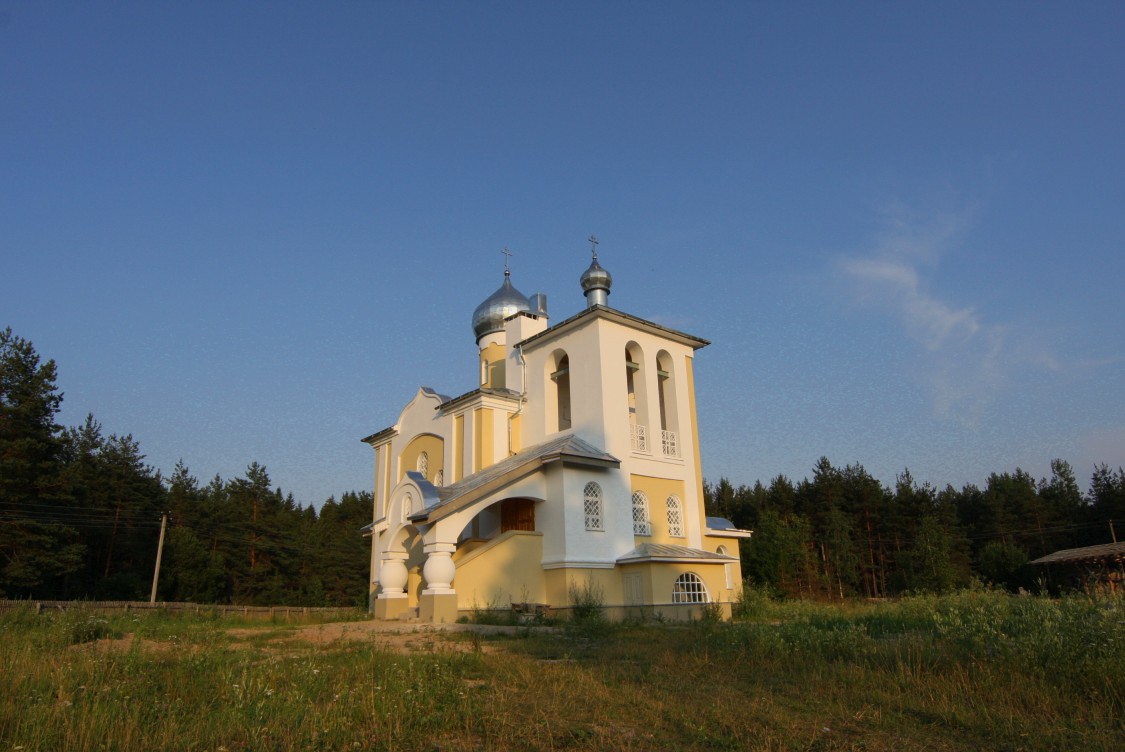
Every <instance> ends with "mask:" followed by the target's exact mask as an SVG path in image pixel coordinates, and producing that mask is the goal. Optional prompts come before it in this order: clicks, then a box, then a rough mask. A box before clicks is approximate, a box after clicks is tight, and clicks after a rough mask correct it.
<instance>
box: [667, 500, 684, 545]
mask: <svg viewBox="0 0 1125 752" xmlns="http://www.w3.org/2000/svg"><path fill="white" fill-rule="evenodd" d="M668 535H670V536H672V537H673V538H683V537H684V508H683V505H682V504H680V498H679V497H678V496H669V497H668Z"/></svg>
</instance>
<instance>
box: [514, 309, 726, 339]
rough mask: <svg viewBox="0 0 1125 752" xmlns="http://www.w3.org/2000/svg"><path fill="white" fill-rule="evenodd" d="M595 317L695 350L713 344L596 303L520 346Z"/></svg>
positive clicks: (569, 328) (558, 333)
mask: <svg viewBox="0 0 1125 752" xmlns="http://www.w3.org/2000/svg"><path fill="white" fill-rule="evenodd" d="M594 318H601V319H607V320H609V321H614V322H617V323H618V324H622V325H624V326H627V327H630V328H632V329H640V330H641V331H645V332H649V333H650V334H656V335H658V336H661V337H665V338H666V339H670V340H672V341H673V342H678V343H680V344H681V345H687V346H688V347H691V348H692V349H693V350H698V349H699V348H701V347H706V346H707V345H709V344H711V343H710V342H708V341H707V340H705V339H703V338H701V337H696V336H695V335H693V334H687V333H686V332H681V331H677V330H675V329H669V328H668V327H666V326H661V325H660V324H655V323H653V322H651V321H646V320H645V319H642V318H637V317H636V316H632V315H630V314H628V313H624V312H622V311H619V310H617V309H616V308H609V307H608V306H603V305H595V306H590V307H589V308H584V309H582V310H581V311H580V312H579V313H577V314H575V315H574V316H571V317H570V318H569V319H566V320H565V321H560V322H559V323H557V324H555V325H554V326H552V327H551V328H550V329H545V330H543V331H541V332H539V333H538V334H533V335H531V336H530V337H528V338H527V339H525V340H524V341H522V342H520V343H518V346H521V347H528V346H529V345H534V344H537V343H539V342H541V341H547V340H550V339H552V338H554V337H556V336H558V335H560V334H565V333H566V332H568V331H570V330H572V329H576V328H578V327H579V326H581V325H582V324H583V323H585V322H586V320H587V319H594Z"/></svg>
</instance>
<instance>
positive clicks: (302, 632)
mask: <svg viewBox="0 0 1125 752" xmlns="http://www.w3.org/2000/svg"><path fill="white" fill-rule="evenodd" d="M519 629H520V628H519V627H503V626H490V625H485V624H411V623H408V622H394V621H375V620H374V619H372V620H369V621H341V622H329V623H327V624H309V625H305V626H299V627H284V626H283V627H278V626H276V625H266V624H264V625H262V626H261V627H237V628H232V629H227V630H223V633H224V634H225V635H227V636H228V637H230V638H231V640H232V642H231V643H230V648H231V649H234V650H248V649H251V648H252V647H254V640H255V639H257V638H261V637H266V638H267V639H266V640H265V642H264V644H262V643H259V644H260V645H262V647H264V649H266V650H269V651H278V652H287V651H291V650H294V649H298V648H300V647H302V646H328V645H336V644H342V643H361V642H369V643H372V644H375V645H377V646H378V647H380V648H383V649H385V650H390V651H392V652H395V653H404V654H405V653H416V652H435V651H449V652H468V651H472V650H483V651H484V652H491V651H492V650H493V647H492V646H490V645H480V644H479V643H477V642H474V641H472V640H459V639H449V638H450V637H452V636H453V635H456V634H459V633H475V634H481V635H487V634H513V633H516V632H518V631H519ZM134 641H135V637H134V635H133V633H128V634H126V635H123V636H121V637H117V638H103V639H100V640H94V641H93V642H87V643H83V644H80V645H74V646H72V649H74V650H95V651H103V652H108V653H123V652H127V651H128V650H130V649H131V648H132V647H133V644H134ZM184 648H186V649H188V650H189V651H191V652H195V651H196V650H198V649H199V647H198V646H194V645H193V646H185V645H178V644H176V643H175V642H174V641H170V640H152V639H144V640H141V642H140V649H141V651H142V652H144V653H149V654H153V653H162V652H168V651H172V650H181V649H184Z"/></svg>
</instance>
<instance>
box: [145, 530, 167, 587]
mask: <svg viewBox="0 0 1125 752" xmlns="http://www.w3.org/2000/svg"><path fill="white" fill-rule="evenodd" d="M167 526H168V513H167V512H163V513H162V514H161V515H160V543H158V544H157V546H156V571H154V572H153V573H152V595H150V596H149V597H148V602H149V603H156V583H157V581H158V580H159V579H160V557H161V556H163V555H164V528H166V527H167Z"/></svg>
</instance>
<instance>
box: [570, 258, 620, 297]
mask: <svg viewBox="0 0 1125 752" xmlns="http://www.w3.org/2000/svg"><path fill="white" fill-rule="evenodd" d="M578 281H579V282H581V283H582V294H583V295H585V296H586V301H587V305H591V306H594V305H603V306H604V305H608V302H609V288H610V287H612V286H613V275H612V274H610V273H609V272H608V271H607V270H606V269H604V268H602V266H601V264H599V263H598V258H597V256H595V257H594V260H593V261H591V262H590V266H589V268H587V269H586V271H584V272H582V276H581V277H580V278H579V280H578Z"/></svg>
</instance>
